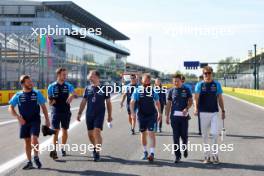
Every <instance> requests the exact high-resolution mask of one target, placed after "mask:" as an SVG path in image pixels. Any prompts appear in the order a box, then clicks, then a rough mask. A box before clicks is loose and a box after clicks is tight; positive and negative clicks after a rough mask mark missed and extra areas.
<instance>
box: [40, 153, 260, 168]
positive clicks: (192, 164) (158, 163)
mask: <svg viewBox="0 0 264 176" xmlns="http://www.w3.org/2000/svg"><path fill="white" fill-rule="evenodd" d="M76 157H77V156H76ZM80 157H81V156H80ZM66 161H67V162H76V161H84V162H87V161H88V162H89V161H91V162H93V161H92V160H88V158H87V159H85V160H80V159H67V160H66ZM100 162H104V163H118V164H121V165H138V166H142V165H145V166H147V167H163V166H168V167H175V168H177V167H178V168H199V169H215V170H220V169H238V170H253V171H264V165H247V164H236V163H226V162H223V163H220V164H218V165H214V164H203V163H202V160H193V159H187V160H186V161H182V162H180V163H177V164H175V163H174V162H173V160H166V159H158V158H157V159H155V161H154V162H153V163H149V162H148V161H142V160H127V159H123V158H118V157H113V156H109V155H102V156H101V160H100ZM43 169H44V168H43ZM45 170H53V169H49V168H46V169H45ZM54 170H56V169H54ZM58 171H60V172H62V170H58ZM66 172H70V171H67V170H66ZM96 172H97V171H96Z"/></svg>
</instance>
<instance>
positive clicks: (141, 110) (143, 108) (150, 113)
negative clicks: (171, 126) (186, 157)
mask: <svg viewBox="0 0 264 176" xmlns="http://www.w3.org/2000/svg"><path fill="white" fill-rule="evenodd" d="M150 81H151V76H150V75H149V74H145V75H143V77H142V86H139V87H138V88H136V89H135V91H134V93H133V94H132V97H131V101H130V110H131V115H132V116H133V118H136V114H135V103H137V117H138V122H139V129H140V132H141V144H142V146H143V150H144V155H143V157H142V159H143V160H147V159H148V160H149V161H150V162H152V161H153V160H154V148H155V145H156V137H155V132H154V130H155V127H156V125H157V121H160V119H161V116H162V115H161V112H160V102H159V95H158V93H156V92H155V90H154V88H153V87H151V85H150ZM147 135H148V136H149V137H150V155H148V151H147Z"/></svg>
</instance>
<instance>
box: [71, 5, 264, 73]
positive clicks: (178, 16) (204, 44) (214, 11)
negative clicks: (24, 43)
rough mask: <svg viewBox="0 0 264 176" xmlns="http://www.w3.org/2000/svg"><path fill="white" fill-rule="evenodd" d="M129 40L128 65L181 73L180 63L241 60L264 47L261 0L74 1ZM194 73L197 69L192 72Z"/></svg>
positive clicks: (126, 42) (125, 43)
mask: <svg viewBox="0 0 264 176" xmlns="http://www.w3.org/2000/svg"><path fill="white" fill-rule="evenodd" d="M73 1H74V2H75V3H76V4H78V5H80V6H81V7H83V8H84V9H86V10H87V11H89V12H91V13H92V14H94V15H95V16H97V17H99V18H100V19H102V20H103V21H105V22H106V23H108V24H110V25H111V26H113V27H115V28H117V29H118V30H119V31H121V32H122V33H124V34H126V35H127V36H129V37H130V39H131V40H130V41H125V42H122V44H123V45H125V46H126V47H127V48H129V49H130V51H131V56H129V57H128V61H129V62H134V63H137V64H142V65H145V66H147V65H148V37H149V36H151V37H152V67H153V68H155V69H158V70H161V71H165V72H175V71H176V70H182V71H184V68H183V61H185V60H199V61H203V62H215V61H218V60H219V59H222V58H225V57H228V56H233V57H235V58H241V59H245V58H246V57H247V55H248V50H250V49H253V44H254V43H256V44H257V45H258V48H264V24H263V23H264V22H263V20H264V11H263V9H264V1H263V0H232V1H230V0H144V1H143V0H133V1H131V0H73ZM194 73H198V71H194Z"/></svg>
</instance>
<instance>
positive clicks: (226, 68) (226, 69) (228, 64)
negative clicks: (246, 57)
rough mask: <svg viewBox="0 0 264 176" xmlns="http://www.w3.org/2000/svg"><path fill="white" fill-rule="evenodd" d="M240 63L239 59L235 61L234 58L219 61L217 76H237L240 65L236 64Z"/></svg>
mask: <svg viewBox="0 0 264 176" xmlns="http://www.w3.org/2000/svg"><path fill="white" fill-rule="evenodd" d="M238 62H239V59H235V58H233V57H227V58H225V59H222V60H220V61H219V63H218V65H217V69H216V76H217V77H218V78H223V77H224V76H225V74H227V75H230V74H235V73H237V71H238V65H237V64H236V63H238Z"/></svg>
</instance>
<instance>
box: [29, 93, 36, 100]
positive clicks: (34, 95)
mask: <svg viewBox="0 0 264 176" xmlns="http://www.w3.org/2000/svg"><path fill="white" fill-rule="evenodd" d="M30 99H31V101H36V100H37V95H36V94H35V93H33V94H32V95H31V97H30Z"/></svg>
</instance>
